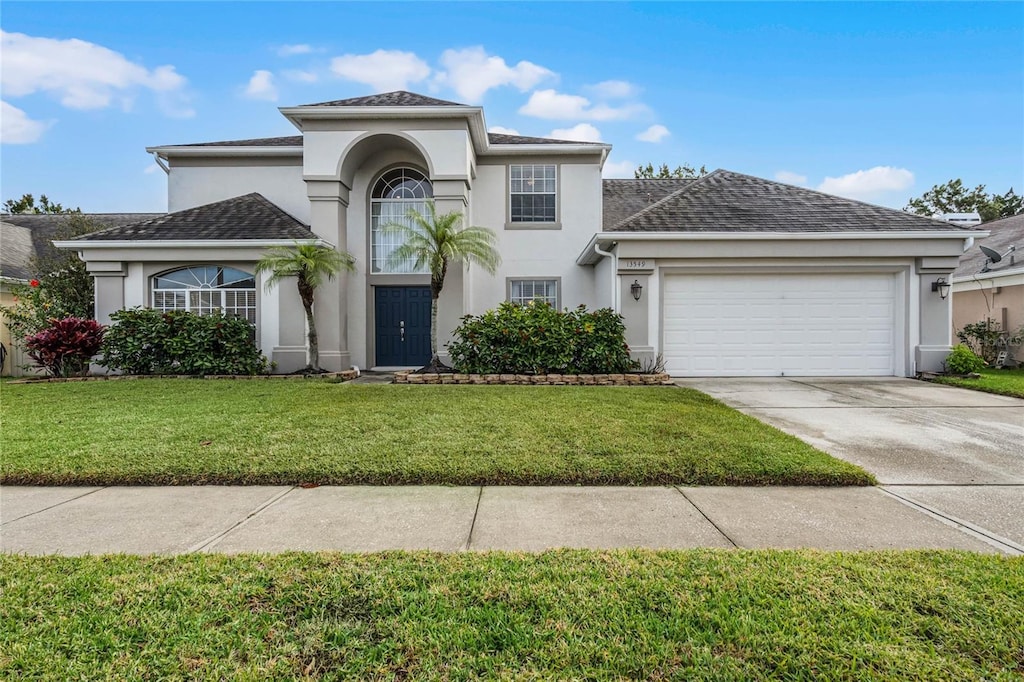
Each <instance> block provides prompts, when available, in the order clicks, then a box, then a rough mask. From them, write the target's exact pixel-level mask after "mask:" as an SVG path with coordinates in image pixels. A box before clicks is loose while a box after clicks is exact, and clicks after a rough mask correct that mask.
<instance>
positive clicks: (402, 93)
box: [302, 90, 466, 107]
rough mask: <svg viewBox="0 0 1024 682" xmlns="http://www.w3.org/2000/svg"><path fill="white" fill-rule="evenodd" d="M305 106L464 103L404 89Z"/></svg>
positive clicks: (455, 105) (451, 105)
mask: <svg viewBox="0 0 1024 682" xmlns="http://www.w3.org/2000/svg"><path fill="white" fill-rule="evenodd" d="M302 106H306V107H464V106H466V105H465V104H459V103H458V102H449V101H447V100H443V99H436V98H434V97H427V96H426V95H419V94H416V93H415V92H408V91H406V90H396V91H394V92H382V93H380V94H378V95H367V96H365V97H349V98H348V99H336V100H332V101H330V102H317V103H315V104H304V105H302Z"/></svg>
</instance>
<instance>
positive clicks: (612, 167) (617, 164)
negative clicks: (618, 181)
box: [601, 159, 637, 178]
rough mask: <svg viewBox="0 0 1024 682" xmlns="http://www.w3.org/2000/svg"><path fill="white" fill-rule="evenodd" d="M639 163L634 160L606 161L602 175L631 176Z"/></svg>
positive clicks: (613, 176)
mask: <svg viewBox="0 0 1024 682" xmlns="http://www.w3.org/2000/svg"><path fill="white" fill-rule="evenodd" d="M636 167H637V164H636V163H635V162H633V161H612V160H610V159H609V160H608V161H605V162H604V168H603V169H602V170H601V177H604V178H631V177H633V174H634V172H635V171H636Z"/></svg>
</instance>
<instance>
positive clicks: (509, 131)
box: [487, 126, 519, 135]
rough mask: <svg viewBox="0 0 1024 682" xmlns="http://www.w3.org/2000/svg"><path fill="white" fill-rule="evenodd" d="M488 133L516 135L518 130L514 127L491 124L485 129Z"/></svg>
mask: <svg viewBox="0 0 1024 682" xmlns="http://www.w3.org/2000/svg"><path fill="white" fill-rule="evenodd" d="M487 132H489V133H498V134H500V135H518V134H519V131H518V130H516V129H515V128H506V127H505V126H491V127H490V128H488V129H487Z"/></svg>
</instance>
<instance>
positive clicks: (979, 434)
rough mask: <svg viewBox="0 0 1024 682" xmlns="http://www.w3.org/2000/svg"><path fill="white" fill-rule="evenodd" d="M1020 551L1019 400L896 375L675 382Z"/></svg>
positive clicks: (1023, 519) (1023, 472)
mask: <svg viewBox="0 0 1024 682" xmlns="http://www.w3.org/2000/svg"><path fill="white" fill-rule="evenodd" d="M676 383H678V384H679V385H680V386H688V387H691V388H696V389H697V390H700V391H703V392H705V393H708V394H709V395H711V396H714V397H715V398H718V399H719V400H721V401H722V402H724V403H726V404H727V405H729V406H731V407H734V408H736V409H738V410H739V411H741V412H743V413H745V414H749V415H751V416H753V417H756V418H758V419H760V420H761V421H763V422H766V423H768V424H771V425H772V426H775V427H777V428H779V429H781V430H782V431H785V432H786V433H790V434H793V435H794V436H797V437H798V438H800V439H801V440H803V441H805V442H807V443H809V444H811V445H813V446H815V447H817V448H819V449H821V450H824V451H825V452H827V453H829V454H831V455H833V456H835V457H838V458H840V459H844V460H846V461H848V462H853V463H854V464H858V465H860V466H862V467H864V468H865V469H867V470H868V471H870V472H871V473H873V474H874V475H875V476H876V477H877V478H878V481H879V483H880V484H881V486H882V489H883V490H885V491H886V492H888V493H890V494H892V495H895V496H897V497H899V498H900V499H902V500H903V501H904V502H906V503H908V504H912V505H915V506H918V507H920V508H922V509H924V510H926V511H928V512H930V513H933V514H936V515H938V516H941V517H943V518H945V519H947V520H952V521H954V522H957V523H960V524H962V525H964V526H966V527H968V528H970V529H972V530H975V531H978V532H981V533H983V534H985V535H987V536H989V537H991V538H993V539H996V540H999V541H1007V540H1008V541H1009V542H1010V544H1011V545H1015V546H1016V547H1017V548H1018V549H1024V400H1020V399H1017V398H1009V397H1005V396H997V395H991V394H987V393H981V392H977V391H970V390H967V389H962V388H954V387H952V386H941V385H938V384H931V383H927V382H923V381H916V380H913V379H897V378H877V379H876V378H836V379H832V378H797V377H794V378H788V377H787V378H742V379H739V378H738V379H732V378H729V379H717V378H716V379H678V380H677V381H676Z"/></svg>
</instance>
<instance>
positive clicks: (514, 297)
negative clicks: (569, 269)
mask: <svg viewBox="0 0 1024 682" xmlns="http://www.w3.org/2000/svg"><path fill="white" fill-rule="evenodd" d="M508 300H509V301H510V302H512V303H517V304H519V305H526V304H527V303H530V302H531V301H540V302H542V303H547V304H548V305H550V306H551V307H552V308H554V309H555V310H558V280H557V279H510V280H509V281H508Z"/></svg>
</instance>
